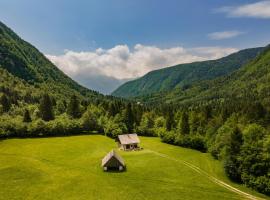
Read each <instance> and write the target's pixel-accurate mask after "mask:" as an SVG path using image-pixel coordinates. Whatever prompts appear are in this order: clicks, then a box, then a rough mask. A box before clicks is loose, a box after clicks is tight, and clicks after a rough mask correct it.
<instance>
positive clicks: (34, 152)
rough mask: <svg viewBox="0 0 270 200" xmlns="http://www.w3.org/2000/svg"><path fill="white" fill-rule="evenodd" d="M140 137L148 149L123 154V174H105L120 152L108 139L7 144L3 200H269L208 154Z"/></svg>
mask: <svg viewBox="0 0 270 200" xmlns="http://www.w3.org/2000/svg"><path fill="white" fill-rule="evenodd" d="M140 139H141V142H142V143H141V146H142V147H143V150H141V151H136V152H123V151H119V153H120V155H121V156H122V157H123V158H124V160H125V162H126V164H127V170H126V171H125V172H122V173H118V172H103V170H102V168H101V166H100V165H101V159H102V158H103V157H104V156H105V155H106V153H108V152H109V151H110V150H111V149H113V148H116V143H115V142H114V140H112V139H110V138H107V137H105V136H100V135H91V136H73V137H54V138H38V139H8V140H2V141H0V188H1V189H0V199H1V200H11V199H18V200H19V199H50V200H52V199H74V200H75V199H76V200H78V199H95V200H97V199H102V200H106V199H113V200H117V199H132V200H135V199H138V200H142V199H150V200H156V199H166V200H169V199H187V200H189V199H201V200H202V199H209V200H211V199H213V200H216V199H219V200H220V199H248V198H250V199H252V198H253V199H259V197H260V198H265V199H267V197H265V196H263V195H261V194H258V193H256V192H254V191H252V190H250V189H248V188H246V187H244V186H242V185H237V184H234V183H232V182H230V181H229V180H228V179H227V178H226V176H225V174H224V172H223V171H224V170H223V169H222V163H220V162H219V161H216V160H214V159H213V158H212V157H211V156H210V155H209V154H206V153H204V154H203V153H200V152H197V151H194V150H190V149H185V148H181V147H176V146H172V145H168V144H164V143H161V142H160V139H159V138H146V137H140ZM194 167H195V168H194ZM213 178H216V179H217V180H218V181H222V182H224V183H229V184H230V185H231V186H233V187H234V189H239V190H241V191H243V192H245V193H249V194H252V195H253V196H247V195H245V194H242V193H239V192H237V191H232V189H228V188H226V187H224V186H222V185H220V184H219V183H217V182H215V181H213ZM255 197H258V198H255ZM268 199H269V198H268Z"/></svg>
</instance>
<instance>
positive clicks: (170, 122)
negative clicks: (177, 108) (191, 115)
mask: <svg viewBox="0 0 270 200" xmlns="http://www.w3.org/2000/svg"><path fill="white" fill-rule="evenodd" d="M174 125H175V122H174V115H173V112H172V110H169V111H168V113H167V117H166V128H167V130H168V131H171V130H172V129H173V127H174Z"/></svg>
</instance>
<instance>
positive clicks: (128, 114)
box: [124, 103, 134, 133]
mask: <svg viewBox="0 0 270 200" xmlns="http://www.w3.org/2000/svg"><path fill="white" fill-rule="evenodd" d="M124 121H125V123H126V126H127V129H128V132H129V133H132V131H133V125H134V115H133V112H132V107H131V103H128V104H127V107H126V110H125V114H124Z"/></svg>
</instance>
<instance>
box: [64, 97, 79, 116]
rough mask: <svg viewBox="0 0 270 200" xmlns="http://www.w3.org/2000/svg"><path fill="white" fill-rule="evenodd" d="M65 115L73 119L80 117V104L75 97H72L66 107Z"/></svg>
mask: <svg viewBox="0 0 270 200" xmlns="http://www.w3.org/2000/svg"><path fill="white" fill-rule="evenodd" d="M67 113H68V114H69V115H70V116H71V117H73V118H80V117H81V110H80V102H79V100H78V97H77V96H76V95H72V96H71V99H70V102H69V104H68V107H67Z"/></svg>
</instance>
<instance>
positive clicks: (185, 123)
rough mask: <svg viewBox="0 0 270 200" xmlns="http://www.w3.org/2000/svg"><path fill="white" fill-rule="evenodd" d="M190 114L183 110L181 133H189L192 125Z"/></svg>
mask: <svg viewBox="0 0 270 200" xmlns="http://www.w3.org/2000/svg"><path fill="white" fill-rule="evenodd" d="M188 118H189V117H188V114H187V113H186V112H183V114H182V117H181V121H180V133H181V134H183V135H187V134H189V131H190V127H189V119H188Z"/></svg>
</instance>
